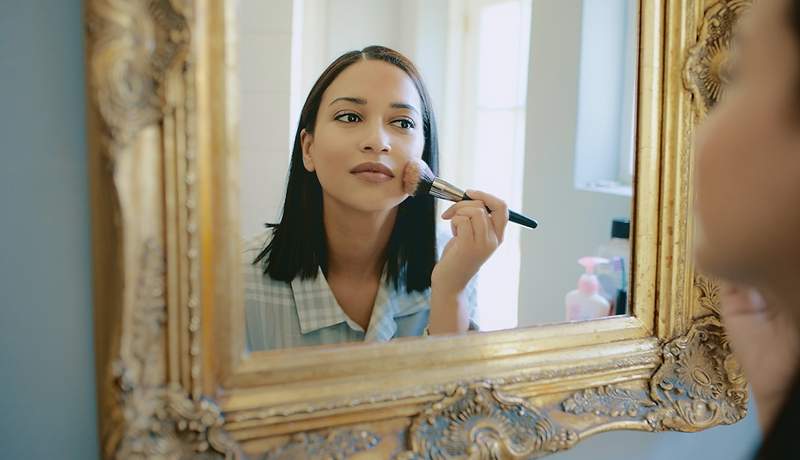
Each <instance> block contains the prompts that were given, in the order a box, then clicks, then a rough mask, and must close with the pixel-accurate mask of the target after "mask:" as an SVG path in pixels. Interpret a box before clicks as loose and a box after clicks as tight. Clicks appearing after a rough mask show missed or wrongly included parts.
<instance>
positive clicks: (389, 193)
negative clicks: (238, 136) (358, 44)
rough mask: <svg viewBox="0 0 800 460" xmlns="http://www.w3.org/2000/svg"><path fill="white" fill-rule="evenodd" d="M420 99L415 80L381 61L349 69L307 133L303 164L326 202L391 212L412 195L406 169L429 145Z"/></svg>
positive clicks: (323, 102) (328, 91) (331, 90)
mask: <svg viewBox="0 0 800 460" xmlns="http://www.w3.org/2000/svg"><path fill="white" fill-rule="evenodd" d="M421 113H422V101H421V99H420V96H419V93H418V92H417V89H416V87H415V86H414V83H413V81H412V80H411V78H410V77H409V76H408V75H407V74H406V73H405V72H404V71H403V70H402V69H400V68H398V67H396V66H394V65H392V64H389V63H387V62H384V61H379V60H362V61H359V62H356V63H355V64H353V65H351V66H350V67H348V68H346V69H345V70H344V71H343V72H342V73H341V74H339V75H338V76H337V77H336V79H335V80H334V81H333V82H332V83H331V85H330V86H329V87H328V88H327V89H326V90H325V92H324V93H323V94H322V100H321V102H320V107H319V112H318V114H317V120H316V125H315V127H314V133H313V134H311V133H308V132H305V131H304V132H303V134H302V146H303V164H304V166H305V168H306V169H307V170H308V171H316V174H317V177H318V178H319V182H320V184H321V185H322V190H323V194H324V195H325V198H326V200H329V199H330V200H335V201H336V202H337V204H338V205H343V206H346V207H349V208H352V209H355V210H358V211H363V212H375V211H386V210H389V209H392V208H394V207H396V206H397V205H399V204H400V203H402V202H403V200H405V199H406V198H407V197H408V195H406V194H405V192H404V191H403V183H402V179H403V170H404V168H405V166H406V164H407V163H408V161H409V160H410V159H412V158H421V157H422V151H423V148H424V145H425V134H424V132H423V130H424V128H423V125H422V115H421Z"/></svg>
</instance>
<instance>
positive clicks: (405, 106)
mask: <svg viewBox="0 0 800 460" xmlns="http://www.w3.org/2000/svg"><path fill="white" fill-rule="evenodd" d="M392 108H395V109H408V110H411V111H414V112H417V115H420V113H419V110H417V108H416V107H414V106H413V105H411V104H404V103H402V102H393V103H392Z"/></svg>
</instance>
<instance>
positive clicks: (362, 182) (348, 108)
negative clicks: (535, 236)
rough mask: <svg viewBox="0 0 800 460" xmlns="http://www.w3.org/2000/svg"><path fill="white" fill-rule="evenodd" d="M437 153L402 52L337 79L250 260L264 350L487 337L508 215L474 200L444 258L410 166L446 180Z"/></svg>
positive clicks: (373, 54)
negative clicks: (490, 271)
mask: <svg viewBox="0 0 800 460" xmlns="http://www.w3.org/2000/svg"><path fill="white" fill-rule="evenodd" d="M437 143H438V141H437V134H436V123H435V120H434V117H433V112H432V110H431V103H430V98H429V96H428V92H427V90H426V89H425V86H424V84H423V82H422V79H421V78H420V75H419V73H418V72H417V70H416V68H415V67H414V65H413V64H412V63H411V62H410V61H409V60H408V59H406V58H405V57H403V56H402V55H400V54H399V53H397V52H396V51H393V50H390V49H387V48H383V47H378V46H372V47H368V48H365V49H364V50H362V51H353V52H349V53H346V54H344V55H342V56H341V57H340V58H338V59H337V60H336V61H334V62H333V63H332V64H331V65H330V66H329V67H328V68H327V69H326V70H325V71H324V72H323V74H322V75H321V76H320V78H319V80H318V81H317V82H316V84H315V85H314V87H313V88H312V89H311V92H310V94H309V95H308V98H307V100H306V102H305V105H304V106H303V110H302V113H301V115H300V121H299V124H298V128H297V132H296V135H295V142H294V148H293V152H292V158H291V165H290V171H289V181H288V185H287V191H286V201H285V203H284V206H283V216H282V218H281V221H280V223H279V224H277V225H268V227H270V229H269V230H268V231H267V234H266V235H264V236H261V237H259V238H257V239H256V240H255V241H253V242H252V244H248V245H247V246H246V251H245V288H246V292H245V303H246V315H247V335H248V346H249V347H250V349H251V350H265V349H274V348H285V347H296V346H307V345H323V344H334V343H342V342H352V341H364V340H366V341H386V340H390V339H392V338H395V337H402V336H419V335H423V334H424V333H426V332H429V333H430V334H447V333H460V332H465V331H467V330H468V329H470V328H472V329H475V328H476V325H475V323H474V321H473V319H474V313H475V292H474V282H472V283H471V282H470V280H472V279H473V278H474V276H475V274H476V273H477V272H478V269H479V268H480V267H481V265H482V264H483V263H484V262H485V261H486V260H487V259H488V257H489V256H490V255H491V254H492V253H493V252H494V251H495V249H496V248H497V247H498V245H499V244H500V243H501V242H502V240H503V234H504V231H505V227H506V224H507V222H508V209H507V207H506V204H505V203H504V202H503V201H502V200H500V199H498V198H495V197H494V196H491V195H489V194H486V193H482V192H478V191H470V196H471V197H473V198H474V199H475V201H471V202H461V203H457V204H455V205H454V206H451V207H450V208H449V209H448V210H447V211H446V212H445V213H444V214H443V215H442V218H444V219H447V220H450V222H451V229H452V232H453V238H452V239H451V240H450V242H449V243H447V245H446V247H445V248H444V250H443V253H442V255H441V257H439V249H440V246H441V242H440V241H437V240H440V238H437V234H436V226H435V224H436V211H435V205H434V201H433V198H432V197H414V198H410V197H409V196H408V195H406V194H405V193H404V191H403V184H402V178H403V170H404V168H405V165H406V164H407V163H408V162H409V160H412V159H420V158H421V159H422V160H424V161H425V162H426V163H427V164H428V165H429V166H430V167H431V169H432V170H433V171H434V173H435V172H437V169H438V145H437ZM487 207H488V209H490V210H491V212H490V213H488V212H487V211H486V208H487Z"/></svg>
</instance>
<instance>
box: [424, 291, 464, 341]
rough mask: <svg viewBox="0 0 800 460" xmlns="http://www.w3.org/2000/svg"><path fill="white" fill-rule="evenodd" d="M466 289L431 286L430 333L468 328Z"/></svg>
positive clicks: (443, 332)
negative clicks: (450, 289) (458, 289)
mask: <svg viewBox="0 0 800 460" xmlns="http://www.w3.org/2000/svg"><path fill="white" fill-rule="evenodd" d="M466 292H467V290H466V289H463V290H461V291H455V292H454V291H448V290H446V289H443V288H439V287H437V286H436V285H433V286H431V315H430V320H429V326H428V330H429V331H430V333H431V334H456V333H460V332H466V331H467V330H468V329H469V309H468V307H467V295H466Z"/></svg>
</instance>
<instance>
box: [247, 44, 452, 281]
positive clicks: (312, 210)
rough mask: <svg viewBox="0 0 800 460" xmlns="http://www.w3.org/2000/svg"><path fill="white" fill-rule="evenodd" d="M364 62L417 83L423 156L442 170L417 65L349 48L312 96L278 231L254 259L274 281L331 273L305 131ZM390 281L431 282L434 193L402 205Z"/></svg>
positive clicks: (386, 52) (385, 51) (389, 255)
mask: <svg viewBox="0 0 800 460" xmlns="http://www.w3.org/2000/svg"><path fill="white" fill-rule="evenodd" d="M362 60H380V61H384V62H388V63H390V64H392V65H395V66H397V67H398V68H400V69H401V70H403V71H404V72H405V73H406V74H407V75H408V76H409V77H410V78H411V80H412V81H413V82H414V86H415V87H416V88H417V92H419V97H420V99H421V101H422V124H423V128H424V135H425V146H424V149H423V152H422V159H423V160H424V161H425V162H426V163H427V164H428V166H430V168H431V170H432V171H433V172H434V174H436V173H438V169H439V145H438V144H439V142H438V135H437V132H436V122H435V119H434V116H433V109H432V106H431V100H430V96H429V95H428V91H427V89H426V88H425V85H424V83H423V82H422V77H421V76H420V74H419V72H418V71H417V69H416V67H415V66H414V64H413V63H412V62H411V61H410V60H408V59H407V58H406V57H405V56H403V55H402V54H400V53H398V52H397V51H394V50H391V49H389V48H385V47H382V46H369V47H367V48H364V49H363V50H361V51H350V52H348V53H345V54H343V55H342V56H340V57H339V58H338V59H336V60H335V61H333V63H332V64H331V65H329V66H328V68H327V69H325V71H324V72H322V75H321V76H320V77H319V79H318V80H317V82H316V83H315V84H314V86H313V87H312V88H311V92H310V93H309V94H308V98H307V99H306V102H305V104H304V105H303V110H302V112H301V113H300V121H299V123H298V126H297V132H296V133H295V138H294V147H293V148H292V158H291V163H290V166H289V179H288V183H287V186H286V198H285V201H284V204H283V214H282V216H281V221H280V223H279V224H269V223H268V224H266V226H267V227H268V228H270V229H272V231H273V238H272V241H271V242H270V243H269V245H268V246H267V247H266V248H264V250H262V251H261V253H260V254H259V255H258V257H256V259H255V260H254V261H253V263H254V264H256V263H258V262H259V261H261V260H263V261H264V262H263V265H264V273H265V274H267V275H269V276H270V277H271V278H272V279H275V280H280V281H286V282H291V281H292V280H293V279H294V278H295V277H297V276H298V275H299V276H301V279H308V278H315V277H316V276H317V273H318V271H319V268H322V271H323V273H326V274H327V269H328V251H327V245H326V241H325V231H324V225H323V222H322V206H323V204H322V187H321V186H320V183H319V179H318V178H317V175H316V173H314V172H309V171H307V170H306V169H305V168H304V167H303V158H302V154H303V151H302V146H301V142H300V133H301V132H302V131H303V130H304V129H305V130H306V131H308V132H309V133H313V132H314V128H315V124H316V120H317V112H318V111H319V106H320V103H321V102H322V94H323V93H324V92H325V90H326V89H327V88H328V87H329V86H330V85H331V83H332V82H333V81H334V80H335V79H336V77H337V76H338V75H339V74H340V73H342V71H344V70H345V69H346V68H348V67H350V66H351V65H353V64H355V63H356V62H359V61H362ZM385 256H386V263H385V266H384V270H385V272H386V275H387V280H388V281H389V282H391V283H393V284H394V286H395V288H398V287H399V282H400V280H401V279H403V280H404V281H405V285H406V290H407V291H408V292H411V291H423V290H425V289H427V288H429V287H430V285H431V272H432V271H433V266H434V265H435V264H436V260H437V248H436V208H435V205H434V202H433V197H431V196H422V197H413V198H408V199H406V200H405V201H403V203H401V204H400V206H399V209H398V212H397V220H396V222H395V226H394V229H393V230H392V233H391V236H390V237H389V244H388V247H387V248H386V252H385Z"/></svg>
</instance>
